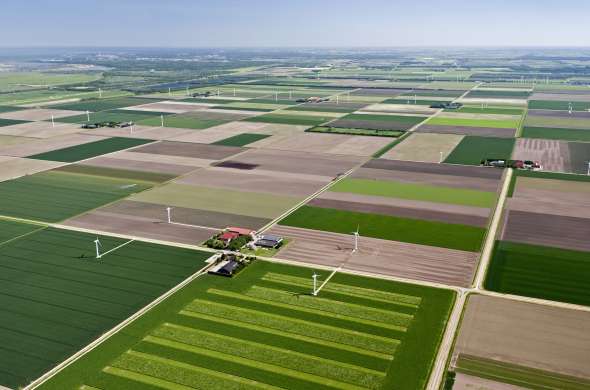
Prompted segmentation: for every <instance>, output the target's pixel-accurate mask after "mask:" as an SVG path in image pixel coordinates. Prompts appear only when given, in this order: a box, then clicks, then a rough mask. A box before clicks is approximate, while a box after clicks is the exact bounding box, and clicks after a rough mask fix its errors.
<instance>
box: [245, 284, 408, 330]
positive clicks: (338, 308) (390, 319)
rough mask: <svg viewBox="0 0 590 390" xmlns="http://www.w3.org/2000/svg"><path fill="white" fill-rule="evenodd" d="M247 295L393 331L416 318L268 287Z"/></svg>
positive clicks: (405, 326) (254, 289)
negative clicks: (351, 319) (353, 319)
mask: <svg viewBox="0 0 590 390" xmlns="http://www.w3.org/2000/svg"><path fill="white" fill-rule="evenodd" d="M246 295H249V296H251V297H256V298H260V299H264V300H269V301H273V302H275V303H276V302H280V303H285V304H288V305H292V306H301V307H305V308H310V309H317V310H320V311H323V312H328V313H333V314H336V315H337V318H342V319H348V318H356V319H363V320H367V321H366V322H365V321H363V323H365V324H367V325H372V326H379V327H383V328H387V329H392V330H400V329H399V327H400V326H401V327H403V328H406V330H407V327H408V326H409V325H410V322H411V321H412V318H414V316H412V315H410V314H405V313H396V312H394V311H390V310H383V309H377V308H373V307H369V306H363V305H357V304H354V303H347V302H341V301H336V300H333V299H326V298H320V297H314V296H313V295H305V294H294V293H291V292H288V291H283V290H276V289H272V288H267V287H260V286H256V285H254V286H252V287H250V289H249V290H248V291H247V292H246Z"/></svg>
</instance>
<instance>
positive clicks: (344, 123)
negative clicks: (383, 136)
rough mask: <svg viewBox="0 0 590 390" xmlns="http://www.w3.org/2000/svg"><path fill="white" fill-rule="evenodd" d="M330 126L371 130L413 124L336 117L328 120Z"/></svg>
mask: <svg viewBox="0 0 590 390" xmlns="http://www.w3.org/2000/svg"><path fill="white" fill-rule="evenodd" d="M330 126H331V127H341V128H347V129H373V130H408V129H410V128H412V127H414V125H413V124H409V123H407V122H400V121H395V120H390V121H377V120H364V121H362V120H356V119H337V120H335V121H333V122H330Z"/></svg>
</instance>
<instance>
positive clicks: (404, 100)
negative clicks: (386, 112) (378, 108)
mask: <svg viewBox="0 0 590 390" xmlns="http://www.w3.org/2000/svg"><path fill="white" fill-rule="evenodd" d="M450 102H452V100H433V99H416V100H414V97H413V96H406V97H397V98H394V99H386V100H384V101H382V102H381V103H384V104H410V105H412V104H415V105H418V106H431V105H433V104H441V103H450Z"/></svg>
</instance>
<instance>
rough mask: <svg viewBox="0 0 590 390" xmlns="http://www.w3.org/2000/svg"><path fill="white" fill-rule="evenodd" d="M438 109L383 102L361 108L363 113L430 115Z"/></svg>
mask: <svg viewBox="0 0 590 390" xmlns="http://www.w3.org/2000/svg"><path fill="white" fill-rule="evenodd" d="M437 111H438V109H437V108H430V107H427V106H419V105H414V104H399V102H398V103H396V104H384V103H375V104H371V105H368V106H366V107H363V108H362V112H364V113H382V114H383V113H386V114H390V113H391V114H415V115H432V114H434V113H436V112H437Z"/></svg>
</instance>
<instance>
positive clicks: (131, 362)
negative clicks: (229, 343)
mask: <svg viewBox="0 0 590 390" xmlns="http://www.w3.org/2000/svg"><path fill="white" fill-rule="evenodd" d="M113 366H114V367H112V366H111V367H107V369H105V370H104V371H105V372H108V373H109V374H114V375H118V373H117V372H113V370H112V369H109V368H117V369H123V370H125V371H127V372H133V373H135V374H136V376H135V377H132V376H129V375H127V376H124V377H126V378H129V379H133V380H138V381H140V382H143V383H146V384H150V385H156V386H162V387H164V388H166V389H170V390H177V389H178V390H184V389H194V388H195V387H197V388H212V389H236V390H237V389H265V390H276V389H278V388H277V387H275V386H270V385H267V384H264V383H260V382H257V381H253V380H250V379H247V378H242V377H239V376H236V375H231V374H226V373H223V372H220V371H215V370H210V369H207V368H204V367H198V366H194V365H192V364H187V363H182V362H178V361H175V360H171V359H166V358H162V357H159V356H155V355H150V354H146V353H142V352H136V351H128V352H127V353H125V354H124V355H122V356H121V357H120V358H119V359H117V360H116V361H115V363H114V364H113ZM119 373H120V372H119ZM121 376H123V375H121Z"/></svg>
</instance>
